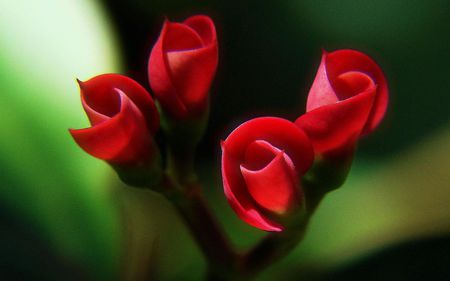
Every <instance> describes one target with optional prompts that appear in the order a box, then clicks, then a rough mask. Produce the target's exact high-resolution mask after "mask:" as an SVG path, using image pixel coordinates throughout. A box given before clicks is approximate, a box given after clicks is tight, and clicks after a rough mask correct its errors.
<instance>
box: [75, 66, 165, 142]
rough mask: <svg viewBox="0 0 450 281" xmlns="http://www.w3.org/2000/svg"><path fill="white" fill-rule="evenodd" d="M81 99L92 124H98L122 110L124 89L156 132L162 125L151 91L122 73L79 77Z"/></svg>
mask: <svg viewBox="0 0 450 281" xmlns="http://www.w3.org/2000/svg"><path fill="white" fill-rule="evenodd" d="M79 84H80V91H81V100H82V104H83V107H84V109H85V111H86V114H87V115H88V117H89V120H90V122H91V124H92V125H97V124H99V123H101V122H104V121H105V120H107V119H109V118H110V117H113V116H115V114H117V112H119V110H120V106H121V100H120V96H119V95H117V94H116V89H119V90H120V91H122V92H123V93H124V94H125V95H126V96H127V97H128V98H129V99H130V100H131V101H132V102H133V104H135V106H136V107H137V108H138V109H139V111H140V112H141V113H142V115H143V117H144V118H145V120H146V124H147V127H148V128H149V130H150V132H151V133H152V134H154V133H155V132H156V131H157V130H158V128H159V114H158V111H157V109H156V106H155V104H154V102H153V99H152V97H151V96H150V94H149V93H148V92H147V91H146V90H145V89H144V88H143V87H142V86H141V85H140V84H139V83H137V82H136V81H134V80H133V79H131V78H128V77H126V76H123V75H120V74H102V75H98V76H95V77H94V78H92V79H89V80H88V81H86V82H81V81H79Z"/></svg>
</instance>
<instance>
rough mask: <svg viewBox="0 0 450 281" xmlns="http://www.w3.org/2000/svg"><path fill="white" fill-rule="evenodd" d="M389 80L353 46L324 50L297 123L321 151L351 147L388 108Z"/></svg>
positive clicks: (316, 148)
mask: <svg viewBox="0 0 450 281" xmlns="http://www.w3.org/2000/svg"><path fill="white" fill-rule="evenodd" d="M387 103H388V88H387V82H386V79H385V77H384V74H383V72H382V71H381V69H380V67H379V66H378V65H377V64H376V63H375V62H374V61H373V60H372V59H371V58H369V57H368V56H367V55H365V54H363V53H360V52H358V51H354V50H338V51H335V52H331V53H327V52H325V51H324V52H323V54H322V61H321V63H320V66H319V69H318V71H317V74H316V78H315V80H314V82H313V85H312V87H311V90H310V91H309V94H308V101H307V105H306V111H307V113H306V114H304V115H302V116H300V117H299V118H298V119H297V120H296V121H295V123H296V124H297V125H298V126H299V127H300V128H302V129H303V130H304V131H305V132H306V134H307V135H308V137H309V138H310V139H311V141H312V142H313V146H314V151H315V152H316V153H318V154H324V153H327V152H332V151H334V152H336V151H344V150H347V151H352V148H353V147H354V144H355V142H356V141H357V139H358V138H359V137H360V136H361V135H365V134H367V133H370V132H371V131H373V130H374V129H375V128H376V127H377V126H378V124H379V123H380V121H381V119H383V116H384V114H385V112H386V107H387Z"/></svg>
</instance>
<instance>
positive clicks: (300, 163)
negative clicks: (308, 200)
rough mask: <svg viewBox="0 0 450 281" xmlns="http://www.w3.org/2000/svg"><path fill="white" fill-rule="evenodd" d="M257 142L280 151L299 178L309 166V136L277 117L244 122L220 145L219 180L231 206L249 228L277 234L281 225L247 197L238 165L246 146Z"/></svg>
mask: <svg viewBox="0 0 450 281" xmlns="http://www.w3.org/2000/svg"><path fill="white" fill-rule="evenodd" d="M257 140H260V141H267V142H268V143H270V144H271V145H272V146H274V147H276V148H278V149H280V150H283V151H284V152H285V153H286V154H287V155H288V156H289V158H290V159H291V160H292V163H293V166H294V168H295V172H296V175H297V176H298V177H299V176H301V175H303V174H304V173H305V172H306V171H307V170H308V169H309V168H310V166H311V164H312V161H313V150H312V146H311V143H310V142H309V139H308V137H307V136H306V135H305V134H304V133H303V132H302V131H301V130H300V129H299V128H298V127H297V126H295V124H293V123H292V122H290V121H288V120H285V119H281V118H276V117H260V118H255V119H252V120H250V121H247V122H245V123H243V124H242V125H240V126H239V127H238V128H236V129H235V130H234V131H233V132H232V133H231V134H230V135H229V136H228V138H227V139H226V140H225V141H224V142H223V144H222V178H223V183H224V191H225V195H226V196H227V198H228V201H229V202H230V205H231V206H232V207H233V209H234V210H235V212H236V213H237V214H238V215H239V217H240V218H241V219H243V220H244V221H245V222H247V223H249V224H250V225H253V226H255V227H258V228H260V229H263V230H268V231H280V230H282V226H281V225H279V224H278V223H276V222H274V221H272V220H270V219H268V218H267V217H265V215H264V214H263V212H262V211H261V209H260V207H259V206H258V205H257V204H256V203H255V201H254V199H253V198H252V196H251V195H250V194H249V191H248V189H247V186H246V182H245V180H244V178H243V176H242V173H241V170H240V166H241V164H243V163H245V161H246V159H245V157H246V154H247V150H248V148H249V146H250V145H251V144H252V143H253V142H255V141H257ZM247 157H249V156H248V155H247Z"/></svg>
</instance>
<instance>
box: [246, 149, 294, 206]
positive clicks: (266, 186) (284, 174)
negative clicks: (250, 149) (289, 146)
mask: <svg viewBox="0 0 450 281" xmlns="http://www.w3.org/2000/svg"><path fill="white" fill-rule="evenodd" d="M286 158H287V159H286ZM240 168H241V172H242V175H243V177H244V180H245V183H246V185H247V188H248V191H249V193H250V195H251V196H252V198H253V199H254V200H255V201H256V202H257V203H258V204H259V205H260V206H261V207H263V208H265V209H267V210H269V211H272V212H275V213H280V214H282V213H284V212H286V211H288V210H289V209H290V208H291V207H293V206H294V205H295V204H296V203H297V202H299V198H298V196H299V194H298V193H299V192H298V189H297V184H298V179H297V177H296V176H294V175H295V168H294V165H293V164H292V161H290V159H289V156H288V155H286V154H285V153H284V152H283V151H279V152H277V153H276V155H275V157H274V158H273V159H272V161H270V162H269V163H268V164H267V165H266V166H265V167H263V168H262V169H259V170H251V169H247V168H246V167H245V166H243V165H241V166H240Z"/></svg>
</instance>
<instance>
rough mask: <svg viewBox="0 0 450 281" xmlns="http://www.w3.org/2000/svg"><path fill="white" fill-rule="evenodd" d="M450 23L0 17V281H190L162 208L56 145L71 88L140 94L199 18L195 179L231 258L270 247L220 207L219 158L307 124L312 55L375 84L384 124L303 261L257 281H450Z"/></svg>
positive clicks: (346, 3)
mask: <svg viewBox="0 0 450 281" xmlns="http://www.w3.org/2000/svg"><path fill="white" fill-rule="evenodd" d="M449 8H450V5H449V2H448V1H447V0H433V1H420V0H396V1H391V0H378V1H368V0H360V1H356V0H329V1H325V0H316V1H300V0H297V1H294V0H286V1H275V0H267V1H256V0H255V1H237V0H228V1H219V0H215V1H200V0H198V1H194V0H189V1H185V0H183V1H182V0H164V1H163V0H154V1H148V0H130V1H107V0H103V1H94V0H65V1H58V0H40V1H21V0H19V1H12V0H0V126H1V127H0V128H1V132H0V179H1V182H0V183H1V184H0V279H1V280H200V278H201V276H202V274H203V269H204V261H203V258H202V256H201V254H200V252H199V250H198V248H197V247H196V245H195V244H194V243H193V242H192V239H191V238H190V236H189V233H188V231H187V230H186V229H185V227H184V225H183V224H182V223H181V221H180V220H179V218H178V216H177V215H176V213H175V212H174V210H173V209H172V208H171V206H170V204H169V203H168V202H166V201H165V199H164V198H162V197H161V196H159V195H157V194H155V193H152V192H146V191H142V190H137V189H133V188H129V187H125V186H121V184H120V183H119V181H118V179H117V177H116V175H115V174H114V173H113V172H112V171H111V169H110V168H109V167H108V166H107V165H106V164H105V163H102V162H100V161H97V160H96V159H94V158H92V157H90V156H89V155H87V154H85V153H84V152H83V151H82V150H81V149H79V148H78V147H77V146H76V145H75V143H74V142H73V141H72V140H71V138H70V136H69V134H68V132H67V129H68V128H69V127H71V128H81V127H84V126H87V119H86V118H85V116H84V113H83V111H82V109H81V105H80V101H79V93H78V89H77V85H76V83H75V78H77V77H78V78H80V79H81V80H86V79H88V78H90V77H92V76H95V75H97V74H100V73H107V72H117V73H123V74H126V75H129V76H131V77H132V78H134V79H136V80H137V81H139V82H140V83H142V84H143V85H145V86H146V87H148V82H147V80H146V65H147V59H148V55H149V53H150V50H151V47H152V45H153V44H154V43H155V41H156V39H157V36H158V33H159V30H160V28H161V25H162V22H163V18H164V16H167V17H168V18H169V19H171V20H174V21H181V20H183V19H184V18H186V17H188V16H190V15H192V14H196V13H206V14H208V15H210V16H211V17H212V18H213V19H214V21H215V22H216V25H217V29H218V38H219V44H220V63H219V70H218V74H217V77H216V80H215V82H214V85H213V89H212V91H211V97H212V107H211V108H212V109H211V122H210V125H209V128H208V131H207V134H206V136H205V138H204V140H203V142H202V144H201V145H200V149H199V161H198V168H199V171H200V175H201V178H202V180H203V181H204V182H205V187H206V188H205V192H206V194H207V196H208V198H209V200H210V202H211V205H212V207H213V209H214V211H215V213H216V215H217V217H218V218H219V219H220V221H221V222H222V223H223V225H224V227H225V229H226V232H227V234H229V235H230V236H231V237H232V240H233V242H234V244H236V245H237V246H238V247H242V249H245V247H248V246H250V245H252V244H254V243H255V242H256V241H257V240H258V239H259V238H260V237H262V236H263V235H264V233H261V231H258V230H256V229H252V228H250V227H249V226H247V225H245V224H244V223H243V222H241V221H240V220H238V219H237V217H236V216H235V215H234V213H233V212H232V211H231V209H230V208H229V207H228V205H227V203H226V202H225V198H224V196H223V195H222V190H221V189H222V187H221V179H220V173H219V166H218V162H219V161H218V160H219V158H220V151H219V145H218V143H219V140H220V139H224V138H225V137H226V136H227V134H228V133H229V132H230V131H231V130H232V129H233V128H234V127H236V126H237V125H238V124H240V123H241V122H242V121H244V120H247V119H248V118H251V117H256V116H262V115H275V116H281V117H285V118H289V119H292V120H293V119H294V118H296V117H297V116H298V115H300V114H302V113H303V112H304V104H305V100H306V94H307V92H308V88H309V86H310V85H311V83H312V80H313V78H314V75H315V71H316V68H317V66H318V64H319V61H320V54H321V48H324V49H326V50H329V51H332V50H335V49H340V48H354V49H357V50H360V51H363V52H365V53H367V54H369V55H370V56H371V57H373V58H374V59H375V60H376V61H377V62H378V63H379V64H380V66H381V67H382V69H383V70H384V71H385V74H386V76H387V78H388V81H389V85H390V92H391V101H390V105H389V110H388V114H387V116H386V119H385V121H384V122H383V124H382V126H381V127H380V128H379V130H377V131H376V132H375V133H374V134H373V135H371V136H370V137H368V138H367V139H364V140H362V141H361V143H360V146H359V149H358V153H357V157H356V159H355V161H354V165H353V168H352V171H351V174H350V176H349V178H348V180H347V182H346V183H345V185H344V186H343V187H342V188H341V189H339V190H338V191H335V192H333V193H331V194H329V195H328V196H327V197H326V199H325V200H324V201H323V203H322V204H321V206H320V207H319V209H318V211H317V213H316V215H315V216H314V218H313V220H312V223H311V225H310V229H309V231H308V234H307V236H306V238H305V241H304V243H302V244H301V245H300V246H298V247H297V248H296V249H295V250H294V251H293V252H292V254H290V255H289V256H288V257H287V258H286V259H284V260H283V261H281V262H279V263H277V264H276V265H275V266H273V267H271V268H269V269H268V270H266V271H265V272H263V273H262V274H261V275H260V276H259V277H258V280H447V279H448V278H450V270H449V269H448V264H450V118H449V117H450V114H449V109H450V98H449V84H450V83H449V75H450V36H449V34H450V20H449V19H450V9H449Z"/></svg>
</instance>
